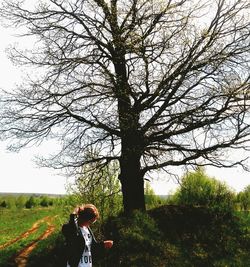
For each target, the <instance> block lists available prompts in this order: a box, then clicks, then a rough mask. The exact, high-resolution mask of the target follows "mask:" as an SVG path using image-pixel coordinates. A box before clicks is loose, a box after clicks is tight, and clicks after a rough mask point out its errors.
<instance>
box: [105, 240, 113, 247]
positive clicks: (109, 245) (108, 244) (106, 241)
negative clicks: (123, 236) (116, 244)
mask: <svg viewBox="0 0 250 267" xmlns="http://www.w3.org/2000/svg"><path fill="white" fill-rule="evenodd" d="M112 246H113V240H105V241H104V247H105V248H107V249H109V248H111V247H112Z"/></svg>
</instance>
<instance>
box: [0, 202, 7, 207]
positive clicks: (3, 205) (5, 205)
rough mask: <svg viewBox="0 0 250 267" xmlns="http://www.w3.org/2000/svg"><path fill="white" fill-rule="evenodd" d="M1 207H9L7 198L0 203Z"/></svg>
mask: <svg viewBox="0 0 250 267" xmlns="http://www.w3.org/2000/svg"><path fill="white" fill-rule="evenodd" d="M0 207H1V208H7V202H6V201H5V200H3V201H2V202H1V204H0Z"/></svg>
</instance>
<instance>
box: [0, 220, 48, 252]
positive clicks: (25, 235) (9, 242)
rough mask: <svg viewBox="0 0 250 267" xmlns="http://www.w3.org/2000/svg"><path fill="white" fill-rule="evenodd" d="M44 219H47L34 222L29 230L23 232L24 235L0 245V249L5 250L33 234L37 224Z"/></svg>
mask: <svg viewBox="0 0 250 267" xmlns="http://www.w3.org/2000/svg"><path fill="white" fill-rule="evenodd" d="M46 218H48V217H45V218H43V219H41V220H39V221H36V222H35V223H34V224H33V225H32V226H31V228H30V229H28V230H27V231H25V232H24V233H22V234H21V235H19V236H18V237H16V238H14V239H12V240H10V241H8V242H6V243H4V244H3V245H0V249H3V248H6V247H8V246H10V245H12V244H13V243H15V242H17V241H18V240H20V239H23V238H25V237H27V236H29V235H30V234H32V233H34V232H35V231H36V230H37V229H38V227H39V224H41V223H42V222H43V221H44V220H45V219H46Z"/></svg>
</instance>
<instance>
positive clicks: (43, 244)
mask: <svg viewBox="0 0 250 267" xmlns="http://www.w3.org/2000/svg"><path fill="white" fill-rule="evenodd" d="M157 212H158V211H157ZM157 212H156V213H154V216H156V217H155V218H158V222H159V223H160V224H161V223H163V227H162V226H160V227H159V228H156V226H155V225H154V224H152V225H151V223H152V222H151V221H148V222H147V219H144V218H143V217H140V218H139V219H138V218H137V220H139V221H134V222H132V221H131V222H129V224H128V225H127V226H126V223H127V220H125V224H123V223H124V222H122V223H121V221H120V219H118V221H117V223H118V224H117V223H114V224H112V221H111V224H110V223H109V227H111V229H110V231H111V232H113V238H115V235H116V234H117V235H118V236H120V237H119V238H117V240H115V243H114V244H115V247H114V248H113V249H112V253H113V255H112V253H111V254H110V255H109V256H108V258H107V259H108V262H110V261H109V259H110V260H111V261H113V260H114V259H115V257H118V258H119V261H120V259H121V258H123V264H121V265H116V266H115V265H114V266H115V267H117V266H127V267H131V266H133V267H136V266H138V267H139V266H140V267H145V266H150V267H151V266H159V267H168V266H173V267H179V266H182V267H187V266H190V267H191V266H192V267H203V266H209V267H212V266H216V267H241V266H242V267H246V266H250V265H248V264H250V255H249V253H248V251H249V250H250V247H248V246H249V244H250V242H249V240H250V237H249V231H250V213H249V212H237V213H236V214H237V216H238V217H239V218H241V220H242V222H243V223H242V225H243V228H244V229H243V230H244V231H245V237H244V242H247V243H246V244H243V245H244V247H239V248H238V247H236V241H237V240H235V239H234V236H233V235H232V234H231V233H227V231H229V232H230V229H229V228H228V227H230V225H228V224H227V221H225V222H224V221H221V223H220V224H221V225H219V224H218V225H217V226H216V228H218V229H217V230H216V228H215V229H214V230H215V231H217V235H218V234H221V232H222V231H224V230H223V229H225V233H223V234H222V235H221V238H223V242H222V241H218V239H217V237H216V236H215V237H213V236H212V235H213V233H212V232H211V233H208V231H211V229H212V228H211V229H210V230H209V229H206V228H202V227H203V226H202V227H201V225H199V224H200V222H199V221H196V219H197V218H195V216H196V215H197V216H198V215H199V216H200V213H193V210H190V211H188V210H181V209H179V208H178V209H177V210H176V211H174V212H177V213H172V214H170V213H169V212H170V210H169V209H167V210H165V212H167V213H166V214H163V213H157ZM159 212H161V211H160V210H159ZM181 212H183V213H181ZM188 212H191V213H188ZM190 214H191V215H192V216H190ZM195 214H196V215H195ZM67 215H68V214H67V212H63V210H62V209H60V208H55V207H50V208H32V209H20V210H18V209H17V210H9V209H0V217H1V220H0V267H14V266H22V267H24V266H27V267H40V266H41V267H42V266H43V267H52V266H53V267H58V266H56V265H55V253H59V254H60V253H61V252H60V246H61V245H62V241H63V238H62V236H61V235H60V229H61V226H62V224H63V223H64V222H65V221H66V220H67ZM165 215H166V216H165ZM164 216H165V218H164ZM185 216H186V217H185ZM113 220H114V221H116V220H117V219H116V218H114V219H113ZM164 220H165V221H164ZM185 221H186V222H185ZM187 221H189V222H187ZM184 222H185V224H184ZM202 223H204V222H202ZM205 223H206V222H205ZM189 224H190V225H189ZM184 225H185V226H186V229H184V228H183V226H184ZM95 227H96V226H95ZM116 227H117V228H116ZM126 227H128V228H126ZM178 227H180V228H178ZM199 227H200V228H199ZM206 227H207V226H206ZM147 229H148V230H147ZM162 229H163V230H164V231H165V232H164V231H163V232H159V231H162ZM202 229H203V230H202ZM117 231H120V232H119V233H118V232H117ZM202 231H204V232H202ZM208 234H209V235H208ZM210 235H211V236H210ZM157 236H158V237H157ZM121 237H122V238H121ZM157 238H158V239H157ZM227 238H228V240H227ZM164 239H165V240H164ZM209 242H210V243H209ZM216 242H219V243H218V244H217V243H216ZM230 242H231V243H230ZM152 244H153V245H152ZM220 244H221V245H222V246H224V245H225V246H230V245H231V246H235V248H237V250H235V253H238V255H235V257H234V255H231V256H230V257H232V259H234V261H230V260H228V259H227V256H226V255H223V256H225V259H218V260H216V261H213V259H210V262H216V264H214V263H213V264H212V265H211V264H210V265H209V264H208V265H207V264H205V263H204V264H205V265H200V264H201V262H205V258H206V257H207V258H209V257H208V252H209V253H215V254H214V255H216V252H217V250H218V248H219V247H218V248H216V245H219V246H220ZM237 244H238V243H237ZM147 246H148V247H147ZM132 248H133V249H132ZM148 248H150V249H149V250H150V251H147V249H148ZM155 248H157V249H158V251H157V250H155ZM232 248H233V247H232ZM131 249H132V250H131ZM230 251H231V249H230V248H228V247H226V248H225V252H230ZM152 253H155V255H154V254H152ZM159 253H160V254H159ZM161 253H163V254H165V257H166V261H164V260H163V261H161V257H162V256H164V255H163V254H161ZM233 253H234V252H233ZM233 253H232V254H233ZM115 254H116V255H115ZM128 255H131V260H132V259H133V260H134V261H133V263H129V265H126V263H125V262H126V261H127V260H128V258H126V257H127V256H128ZM211 255H212V254H211ZM147 256H150V257H156V258H155V262H156V260H157V261H158V265H152V264H151V263H150V262H154V261H150V260H149V259H147V258H146V257H147ZM217 256H218V255H217ZM188 257H189V258H188ZM203 259H204V261H203ZM142 260H146V262H145V264H149V265H145V266H142V265H141V264H139V263H136V262H141V261H142ZM165 262H168V264H167V263H165ZM117 264H118V263H117ZM131 264H132V265H131ZM95 266H98V267H99V266H100V267H107V266H109V267H110V266H111V265H110V264H107V262H104V263H103V262H102V263H98V264H97V265H95ZM112 266H113V265H112Z"/></svg>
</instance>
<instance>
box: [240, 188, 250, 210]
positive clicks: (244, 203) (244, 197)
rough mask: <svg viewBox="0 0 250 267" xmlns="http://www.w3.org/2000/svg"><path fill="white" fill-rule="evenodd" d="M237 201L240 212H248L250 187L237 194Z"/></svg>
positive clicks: (249, 207)
mask: <svg viewBox="0 0 250 267" xmlns="http://www.w3.org/2000/svg"><path fill="white" fill-rule="evenodd" d="M237 199H238V202H239V203H240V208H241V209H242V210H244V211H248V210H249V209H250V185H249V186H247V187H246V188H245V189H244V190H243V191H241V192H239V193H238V195H237Z"/></svg>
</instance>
